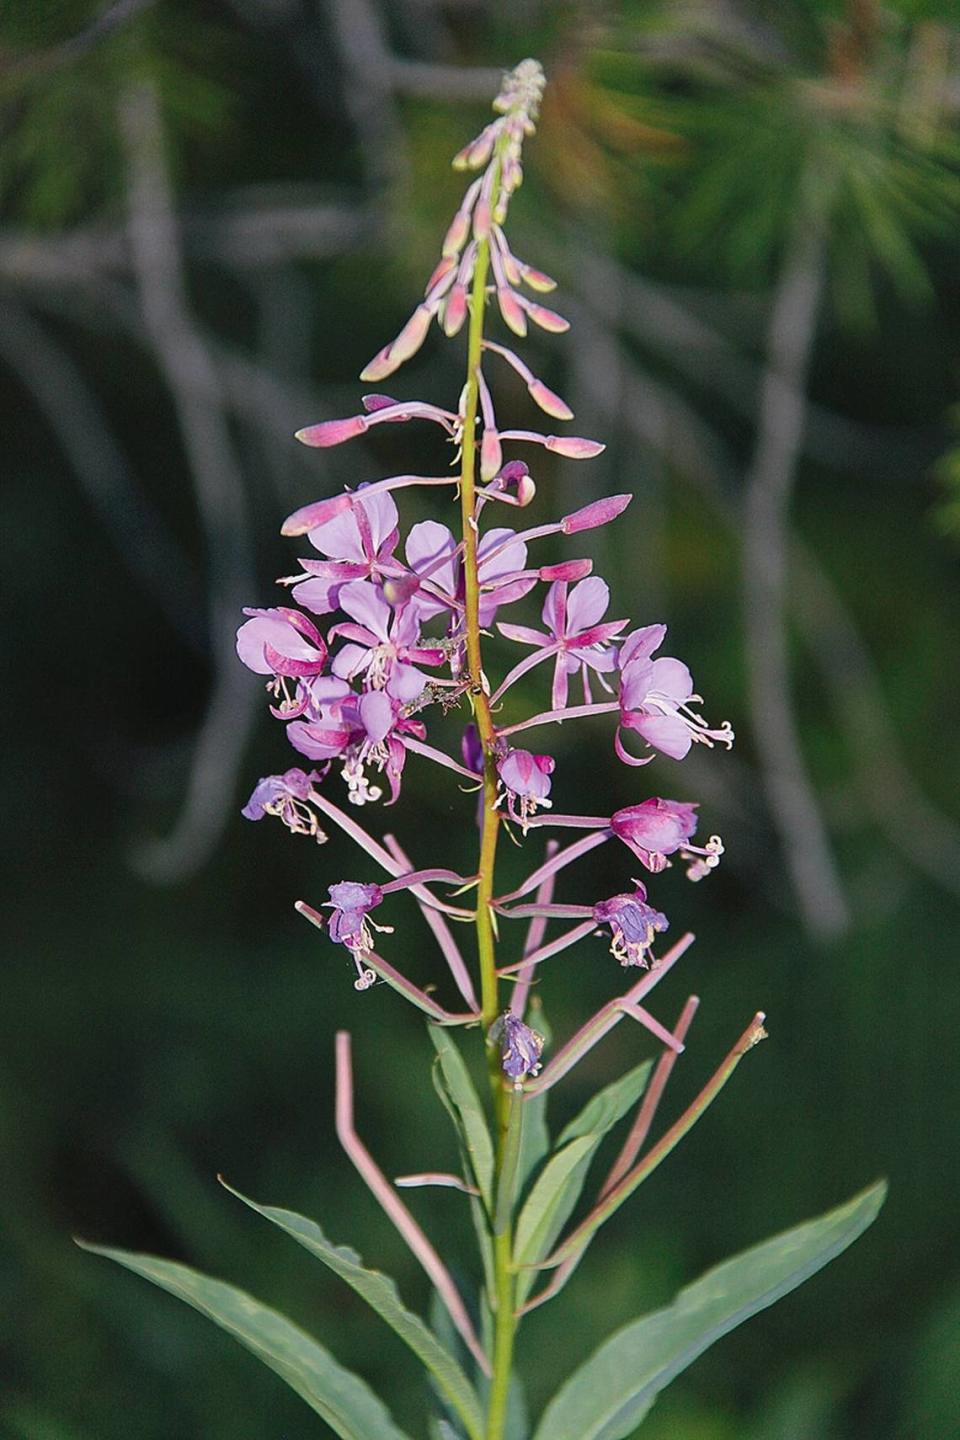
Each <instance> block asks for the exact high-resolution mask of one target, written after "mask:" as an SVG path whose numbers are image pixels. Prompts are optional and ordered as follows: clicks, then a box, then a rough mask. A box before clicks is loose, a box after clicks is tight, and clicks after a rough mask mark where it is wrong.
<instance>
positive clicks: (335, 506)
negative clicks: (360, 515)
mask: <svg viewBox="0 0 960 1440" xmlns="http://www.w3.org/2000/svg"><path fill="white" fill-rule="evenodd" d="M353 499H354V497H353V496H352V495H347V494H343V495H331V496H330V497H329V499H327V500H315V501H314V502H313V504H312V505H304V506H303V508H302V509H300V510H295V511H294V512H293V514H292V515H288V516H287V518H286V520H284V522H283V525H282V526H281V528H280V534H281V535H288V536H290V535H306V534H307V533H308V532H309V531H310V530H316V528H317V526H318V525H326V523H327V521H328V520H332V519H333V518H334V516H336V515H341V514H342V513H343V511H344V510H349V509H350V507H351V505H352V504H353Z"/></svg>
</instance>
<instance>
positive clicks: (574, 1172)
mask: <svg viewBox="0 0 960 1440" xmlns="http://www.w3.org/2000/svg"><path fill="white" fill-rule="evenodd" d="M650 1068H651V1066H650V1061H644V1063H643V1064H642V1065H637V1066H636V1067H635V1068H634V1069H633V1070H629V1071H628V1072H627V1074H626V1075H622V1076H621V1077H620V1079H619V1080H615V1081H614V1082H613V1084H612V1085H607V1086H605V1088H604V1089H603V1090H601V1091H600V1092H599V1093H598V1094H597V1095H594V1096H593V1098H592V1099H591V1100H590V1101H588V1103H587V1104H586V1105H585V1106H584V1107H583V1109H582V1110H581V1111H580V1114H579V1115H577V1116H576V1117H575V1119H573V1120H571V1122H570V1124H569V1125H567V1126H565V1128H564V1129H563V1130H562V1131H561V1133H560V1136H559V1139H558V1141H557V1149H556V1150H555V1152H554V1154H553V1156H552V1157H551V1159H550V1160H549V1161H548V1162H547V1164H546V1165H545V1166H544V1168H543V1170H542V1171H541V1172H540V1174H539V1175H538V1177H537V1179H536V1181H535V1183H534V1185H533V1187H532V1189H531V1191H530V1194H529V1196H528V1197H527V1201H526V1204H525V1205H524V1207H523V1209H522V1210H521V1211H520V1218H519V1220H518V1221H517V1234H516V1240H515V1242H514V1250H513V1258H514V1263H515V1264H516V1265H517V1266H518V1267H520V1266H524V1265H535V1264H536V1263H537V1262H538V1261H539V1260H542V1259H543V1258H544V1257H545V1256H546V1255H547V1254H548V1253H549V1252H550V1249H551V1247H552V1246H553V1243H554V1241H555V1240H556V1239H557V1236H558V1235H559V1234H560V1231H561V1230H562V1229H563V1227H564V1225H565V1224H566V1222H567V1220H568V1219H569V1217H570V1215H571V1213H572V1211H573V1208H574V1206H575V1205H576V1203H577V1200H578V1199H579V1198H580V1192H581V1191H582V1189H583V1185H584V1181H585V1180H586V1178H587V1171H588V1170H589V1168H590V1162H591V1160H592V1159H593V1157H594V1155H595V1154H596V1152H597V1149H598V1147H599V1145H600V1142H601V1140H602V1139H603V1138H604V1136H605V1135H606V1134H607V1132H608V1131H609V1130H610V1129H611V1128H612V1127H613V1126H614V1125H615V1124H616V1123H617V1121H618V1120H620V1119H621V1118H622V1117H623V1116H624V1115H625V1114H626V1113H627V1111H628V1110H630V1109H631V1107H632V1106H633V1105H635V1104H636V1102H637V1101H638V1100H639V1098H640V1096H641V1095H642V1094H643V1091H644V1089H645V1088H646V1085H647V1080H648V1079H649V1076H650ZM535 1278H536V1276H535V1274H534V1273H533V1272H532V1271H528V1272H527V1273H526V1274H523V1273H521V1275H520V1276H519V1279H518V1281H517V1304H518V1305H522V1304H523V1302H524V1300H525V1299H526V1298H527V1296H528V1295H529V1293H530V1290H531V1289H532V1287H533V1283H534V1280H535Z"/></svg>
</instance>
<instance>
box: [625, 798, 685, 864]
mask: <svg viewBox="0 0 960 1440" xmlns="http://www.w3.org/2000/svg"><path fill="white" fill-rule="evenodd" d="M697 808H698V807H697V806H696V805H689V804H687V803H685V802H684V801H682V800H662V799H660V797H659V796H654V797H653V798H652V799H650V800H644V801H643V802H642V803H641V804H640V805H628V806H627V807H626V808H625V809H623V810H618V811H617V812H616V814H614V815H612V816H611V818H610V829H611V830H612V831H613V833H614V835H617V836H619V838H620V839H621V840H622V841H623V842H624V844H626V845H629V847H630V849H631V850H632V851H633V853H634V855H636V857H637V859H638V860H639V861H640V863H641V865H645V866H646V868H647V869H648V870H650V871H652V872H653V873H654V874H656V873H657V872H658V871H660V870H665V869H666V867H667V856H668V855H672V854H674V852H675V851H677V850H679V849H680V848H681V847H682V846H685V845H686V842H687V841H688V840H689V839H690V837H691V836H692V835H693V833H694V831H695V830H696V828H697V816H696V811H697Z"/></svg>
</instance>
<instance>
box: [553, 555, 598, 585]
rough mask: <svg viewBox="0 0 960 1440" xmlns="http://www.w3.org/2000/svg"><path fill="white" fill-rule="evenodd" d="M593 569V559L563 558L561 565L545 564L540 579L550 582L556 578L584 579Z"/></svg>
mask: <svg viewBox="0 0 960 1440" xmlns="http://www.w3.org/2000/svg"><path fill="white" fill-rule="evenodd" d="M592 570H593V561H592V560H561V562H560V564H559V565H543V566H541V568H540V579H541V580H546V581H548V582H551V581H554V580H571V581H572V580H582V579H583V578H584V576H586V575H589V574H590V572H591V571H592Z"/></svg>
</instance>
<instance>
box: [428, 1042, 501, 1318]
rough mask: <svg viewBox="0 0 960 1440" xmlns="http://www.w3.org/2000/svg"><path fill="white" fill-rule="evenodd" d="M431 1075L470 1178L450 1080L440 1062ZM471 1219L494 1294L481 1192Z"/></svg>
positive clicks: (488, 1285)
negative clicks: (446, 1078)
mask: <svg viewBox="0 0 960 1440" xmlns="http://www.w3.org/2000/svg"><path fill="white" fill-rule="evenodd" d="M430 1078H431V1079H432V1081H433V1088H434V1089H435V1090H436V1092H437V1094H438V1096H439V1097H440V1103H441V1105H442V1106H443V1108H444V1110H446V1112H447V1114H448V1115H449V1116H450V1121H451V1123H452V1125H453V1128H454V1130H455V1131H456V1134H457V1142H458V1145H459V1148H460V1165H461V1168H462V1170H463V1175H464V1179H466V1180H469V1179H470V1177H471V1175H472V1174H473V1166H472V1165H471V1163H470V1157H469V1155H468V1154H467V1140H466V1136H465V1134H464V1130H463V1125H462V1124H461V1121H460V1113H459V1111H458V1110H457V1107H456V1106H455V1105H454V1103H453V1099H452V1097H451V1095H450V1091H449V1090H448V1089H447V1082H446V1080H445V1079H444V1078H443V1072H442V1071H441V1070H440V1069H439V1062H438V1063H437V1064H436V1065H434V1067H433V1069H432V1070H431V1071H430ZM470 1219H471V1221H472V1224H473V1229H474V1234H475V1235H476V1237H477V1249H478V1250H479V1252H480V1260H481V1262H482V1264H483V1277H484V1283H485V1285H486V1290H487V1294H488V1295H493V1294H494V1293H495V1291H496V1288H497V1281H496V1272H495V1270H494V1264H493V1241H492V1240H491V1237H490V1230H489V1227H488V1219H489V1217H488V1215H487V1210H486V1206H485V1205H484V1202H483V1200H482V1199H481V1198H480V1196H479V1195H473V1194H471V1195H470Z"/></svg>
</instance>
